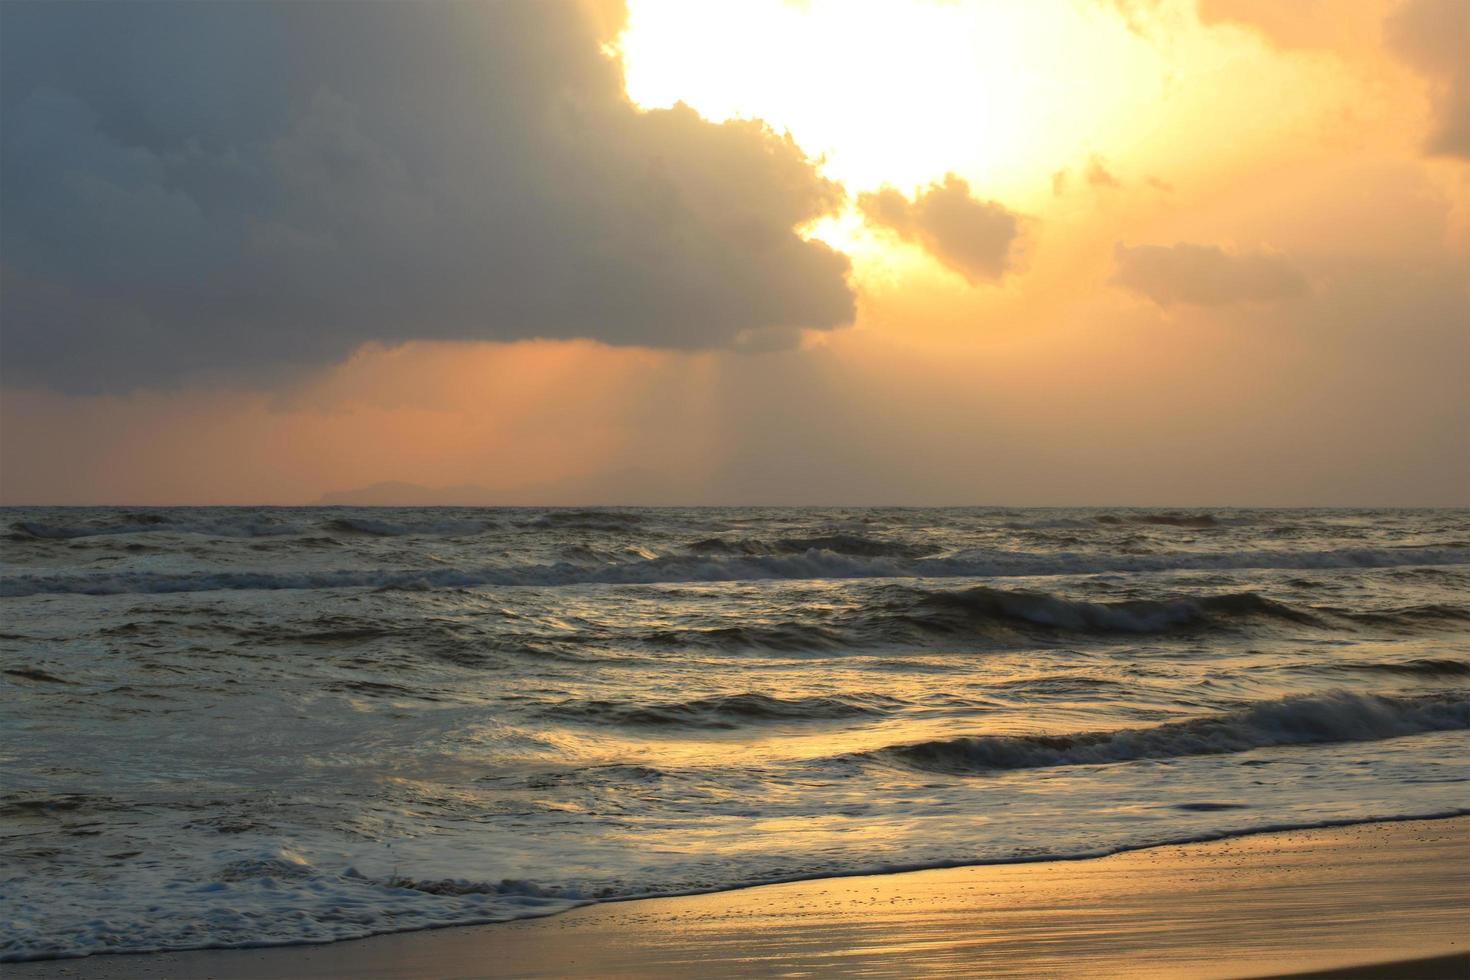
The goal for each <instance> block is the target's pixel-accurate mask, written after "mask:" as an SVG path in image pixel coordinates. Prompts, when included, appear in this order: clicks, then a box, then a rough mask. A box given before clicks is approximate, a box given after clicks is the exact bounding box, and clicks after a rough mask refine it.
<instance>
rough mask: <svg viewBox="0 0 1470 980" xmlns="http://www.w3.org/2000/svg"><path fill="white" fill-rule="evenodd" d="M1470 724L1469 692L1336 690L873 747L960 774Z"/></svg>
mask: <svg viewBox="0 0 1470 980" xmlns="http://www.w3.org/2000/svg"><path fill="white" fill-rule="evenodd" d="M1465 728H1470V695H1467V694H1466V693H1463V692H1456V693H1443V694H1432V695H1421V696H1418V697H1388V696H1384V695H1376V694H1352V693H1348V692H1337V693H1332V694H1323V695H1302V696H1298V697H1290V698H1283V699H1282V700H1279V701H1263V702H1260V703H1258V704H1253V705H1251V706H1250V707H1248V708H1243V709H1241V710H1239V711H1231V712H1225V713H1222V714H1218V715H1207V716H1205V717H1201V718H1191V719H1190V720H1188V721H1179V722H1169V723H1166V724H1163V725H1158V726H1156V727H1154V728H1125V729H1121V730H1118V731H1104V732H1079V733H1075V734H1069V735H980V736H971V737H964V738H953V739H942V740H937V741H931V742H919V743H916V744H912V745H899V746H892V747H889V748H885V749H880V750H878V751H877V752H875V753H870V755H872V756H874V757H876V758H879V759H881V760H883V761H887V762H892V763H897V764H899V765H902V766H906V767H908V768H911V769H921V770H925V771H932V772H943V773H951V774H958V775H969V774H979V773H985V772H993V771H996V770H1008V769H1041V768H1050V767H1053V766H1077V765H1098V764H1103V763H1112V762H1133V761H1136V760H1140V759H1174V758H1179V757H1182V756H1195V755H1222V754H1226V753H1232V752H1247V751H1250V750H1251V749H1260V748H1268V747H1271V746H1281V745H1311V744H1317V743H1322V742H1368V741H1378V740H1380V739H1386V738H1398V737H1400V736H1403V735H1419V734H1423V733H1425V732H1435V731H1450V730H1459V729H1465Z"/></svg>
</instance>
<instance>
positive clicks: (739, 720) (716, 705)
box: [546, 692, 908, 729]
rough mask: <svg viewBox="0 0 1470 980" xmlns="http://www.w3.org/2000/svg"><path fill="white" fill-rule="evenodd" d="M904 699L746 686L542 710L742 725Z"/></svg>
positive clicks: (815, 717) (876, 708)
mask: <svg viewBox="0 0 1470 980" xmlns="http://www.w3.org/2000/svg"><path fill="white" fill-rule="evenodd" d="M907 703H908V702H906V701H903V700H901V699H899V698H893V697H888V696H887V695H883V694H845V695H830V696H814V697H803V698H778V697H772V696H771V695H768V694H757V693H753V692H748V693H745V694H728V695H722V696H718V697H708V698H694V699H692V700H689V701H671V702H662V703H649V704H639V703H635V702H628V701H600V700H599V701H563V702H562V703H560V704H558V705H554V706H552V707H551V708H548V709H547V711H546V713H547V714H549V715H552V716H554V717H558V718H563V719H571V720H573V721H585V722H595V723H598V724H608V725H631V726H639V727H665V726H669V727H682V728H707V729H734V728H744V727H746V726H747V725H750V724H756V723H760V722H781V721H833V720H839V719H844V718H860V717H869V716H873V715H882V714H887V713H889V712H892V711H893V710H895V709H897V708H900V707H903V706H904V705H905V704H907Z"/></svg>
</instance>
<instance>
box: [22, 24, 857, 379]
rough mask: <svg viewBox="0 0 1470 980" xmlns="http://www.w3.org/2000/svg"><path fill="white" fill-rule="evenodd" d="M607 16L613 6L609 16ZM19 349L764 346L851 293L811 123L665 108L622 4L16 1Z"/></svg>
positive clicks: (833, 197)
mask: <svg viewBox="0 0 1470 980" xmlns="http://www.w3.org/2000/svg"><path fill="white" fill-rule="evenodd" d="M609 13H611V16H609ZM0 16H3V24H0V28H3V29H0V73H3V74H0V154H3V156H0V165H3V166H0V209H3V214H4V222H3V225H0V276H3V283H0V288H3V306H0V317H3V320H0V344H3V358H0V364H3V367H0V370H3V377H4V379H5V380H6V381H7V382H13V383H20V384H38V383H39V384H48V385H52V386H55V387H58V388H61V389H64V390H74V391H85V390H109V389H114V390H115V389H124V388H128V387H134V386H138V385H150V384H156V383H167V382H170V381H173V380H175V379H177V378H179V377H181V376H183V375H185V374H189V373H191V372H232V373H240V372H247V373H248V372H259V371H275V370H279V369H280V368H281V367H283V366H288V365H306V366H311V365H316V364H321V363H326V362H329V361H332V360H335V359H340V358H341V357H343V356H345V355H346V354H348V353H349V352H351V351H352V350H353V349H355V348H356V347H358V346H359V345H361V344H362V343H364V342H366V341H380V342H384V343H390V344H391V343H397V342H401V341H406V340H412V339H420V338H432V339H499V340H509V339H518V338H527V337H589V338H593V339H596V340H600V341H603V342H606V343H610V344H635V345H649V346H658V347H672V348H689V349H695V348H724V347H729V348H737V347H738V348H743V349H765V348H769V347H776V346H781V345H783V344H786V345H789V344H790V343H793V342H794V341H795V340H796V338H797V337H798V336H799V332H800V329H801V328H815V329H830V328H833V327H838V326H841V325H843V324H846V323H848V322H850V321H851V319H852V316H853V311H854V300H853V295H852V292H851V289H850V287H849V285H848V281H847V274H848V262H847V259H846V257H845V256H843V255H841V254H840V253H837V252H834V251H833V250H831V249H830V248H828V247H827V246H825V245H823V244H821V243H818V242H808V241H804V240H802V239H801V238H800V237H799V236H798V235H797V234H796V232H795V231H794V230H793V229H794V228H795V227H798V226H800V225H801V224H802V223H804V222H807V221H810V220H811V219H813V218H816V217H818V216H820V215H822V214H824V213H827V212H829V211H831V210H833V209H834V208H836V207H837V206H839V205H840V203H841V199H842V192H841V188H840V187H838V186H836V185H834V184H832V183H830V182H828V181H826V180H824V179H822V178H821V177H820V176H819V175H818V174H817V173H816V172H815V170H814V169H813V166H812V164H811V162H810V161H809V160H808V159H807V158H806V157H805V156H804V155H803V154H802V153H801V151H800V150H799V149H798V148H797V147H796V146H795V144H794V143H792V142H791V140H790V139H789V138H783V137H780V136H777V135H775V134H773V133H772V132H770V131H769V130H768V129H767V128H765V127H764V126H763V125H762V124H760V123H758V122H750V121H735V122H729V123H724V124H720V125H715V124H712V123H710V122H707V121H705V120H703V119H701V118H700V117H699V116H698V115H697V114H696V113H694V112H693V111H692V110H690V109H688V108H686V107H683V106H676V107H675V108H673V109H669V110H659V111H653V112H647V113H642V112H639V111H637V110H636V109H635V108H634V107H633V106H632V104H631V103H630V102H629V101H628V100H627V98H626V95H625V93H624V90H623V84H622V75H621V69H620V66H619V65H618V64H617V63H616V62H615V61H613V60H611V59H609V58H608V57H607V56H605V55H604V54H603V53H602V50H601V46H602V44H603V43H604V42H605V41H606V40H607V39H608V38H609V37H610V36H611V29H612V28H613V27H615V26H616V23H617V22H619V20H620V17H619V11H618V10H617V8H616V7H614V8H611V11H609V10H608V9H603V10H592V11H589V9H588V8H586V7H584V6H571V5H566V4H561V3H541V2H529V0H527V2H497V3H435V4H365V5H358V4H351V5H349V4H328V3H317V4H292V3H280V4H270V3H250V4H244V3H241V4H141V3H137V4H135V3H126V4H51V3H29V2H7V3H5V4H3V5H0Z"/></svg>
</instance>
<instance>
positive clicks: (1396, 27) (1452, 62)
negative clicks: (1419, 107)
mask: <svg viewBox="0 0 1470 980" xmlns="http://www.w3.org/2000/svg"><path fill="white" fill-rule="evenodd" d="M1384 37H1385V40H1386V41H1387V42H1388V45H1389V47H1390V48H1391V49H1392V50H1393V51H1394V52H1395V53H1396V54H1398V55H1399V57H1400V58H1402V59H1403V60H1404V61H1405V62H1407V63H1408V64H1409V65H1410V66H1412V67H1413V68H1414V69H1415V70H1416V71H1418V72H1420V73H1421V74H1423V75H1424V76H1425V77H1426V78H1428V79H1429V81H1430V85H1431V86H1432V88H1433V99H1434V116H1435V119H1434V129H1433V131H1432V132H1431V133H1430V135H1429V140H1428V143H1427V145H1426V149H1427V150H1428V152H1430V153H1431V154H1435V155H1441V156H1456V157H1460V158H1462V159H1466V160H1470V4H1466V3H1465V2H1464V0H1409V2H1408V3H1405V4H1404V5H1403V6H1402V7H1400V8H1399V9H1398V11H1397V12H1395V13H1394V15H1393V16H1392V17H1390V18H1389V19H1388V21H1387V22H1386V23H1385V24H1384Z"/></svg>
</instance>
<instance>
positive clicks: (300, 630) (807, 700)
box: [0, 507, 1470, 960]
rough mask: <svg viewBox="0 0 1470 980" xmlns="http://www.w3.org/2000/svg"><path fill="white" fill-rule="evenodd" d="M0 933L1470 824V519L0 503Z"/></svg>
mask: <svg viewBox="0 0 1470 980" xmlns="http://www.w3.org/2000/svg"><path fill="white" fill-rule="evenodd" d="M0 534H3V538H4V540H3V548H0V557H3V563H0V670H3V674H0V679H3V710H0V776H3V778H0V957H3V958H4V959H7V960H25V959H36V958H47V957H66V956H81V955H87V954H91V953H101V952H121V951H146V950H170V949H190V948H199V947H239V946H258V945H272V944H287V943H304V942H324V941H329V940H340V939H348V938H352V937H358V936H366V935H370V934H373V933H383V932H392V931H398V930H410V929H422V928H429V927H436V926H448V925H455V924H468V923H483V922H495V921H502V920H509V919H518V918H525V917H530V916H544V915H550V914H554V913H557V912H560V911H563V910H565V909H569V908H572V907H574V906H578V905H584V904H587V903H592V902H603V901H614V900H621V899H631V898H638V897H642V896H654V895H675V894H685V893H695V892H708V891H718V890H722V889H732V888H740V887H745V886H749V885H756V884H760V883H765V882H777V881H789V880H794V879H803V878H819V877H825V876H841V875H855V874H871V873H885V872H896V871H902V870H906V869H916V868H933V867H945V866H956V865H967V864H983V863H990V862H1020V861H1039V860H1047V859H1064V858H1080V857H1086V856H1093V855H1104V854H1109V853H1113V852H1117V851H1123V850H1128V849H1133V848H1142V847H1148V846H1151V845H1158V844H1165V843H1170V842H1183V841H1200V840H1209V839H1214V838H1219V837H1224V836H1229V835H1236V834H1247V833H1253V832H1258V831H1263V830H1270V829H1281V828H1295V827H1316V826H1324V825H1334V824H1343V823H1352V822H1357V821H1373V820H1394V819H1404V818H1416V817H1439V816H1449V815H1455V814H1465V813H1467V812H1470V511H1465V510H1230V509H1212V510H1208V511H1199V510H1187V511H1178V510H1142V509H1117V508H1105V509H1051V510H1039V509H1008V508H954V509H900V508H869V509H864V508H830V509H829V508H703V509H699V508H691V509H681V508H657V509H636V508H628V509H624V508H613V509H565V508H563V509H481V508H464V509H458V508H157V509H155V508H149V509H120V508H96V509H79V508H44V507H27V508H15V507H11V508H4V509H0Z"/></svg>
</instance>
